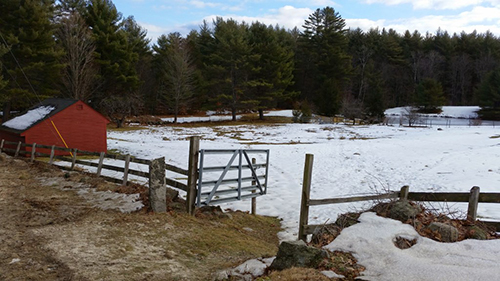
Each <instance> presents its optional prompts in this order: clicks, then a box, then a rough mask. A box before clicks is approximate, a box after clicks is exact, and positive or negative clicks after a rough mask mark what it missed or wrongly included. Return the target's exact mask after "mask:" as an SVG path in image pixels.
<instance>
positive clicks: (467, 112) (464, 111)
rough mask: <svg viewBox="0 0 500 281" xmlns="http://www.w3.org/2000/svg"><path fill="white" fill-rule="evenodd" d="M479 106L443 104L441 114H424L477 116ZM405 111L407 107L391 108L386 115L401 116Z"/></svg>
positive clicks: (459, 116)
mask: <svg viewBox="0 0 500 281" xmlns="http://www.w3.org/2000/svg"><path fill="white" fill-rule="evenodd" d="M479 109H481V108H480V107H479V106H443V107H442V110H443V112H441V113H440V114H422V115H424V116H429V117H446V118H466V119H468V118H476V117H477V111H478V110H479ZM404 112H405V107H395V108H389V109H387V110H386V111H385V115H386V116H401V115H403V114H404Z"/></svg>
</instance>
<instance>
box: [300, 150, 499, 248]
mask: <svg viewBox="0 0 500 281" xmlns="http://www.w3.org/2000/svg"><path fill="white" fill-rule="evenodd" d="M313 161H314V155H312V154H307V155H306V160H305V165H304V178H303V184H302V200H301V206H300V218H299V239H300V240H303V241H306V239H307V235H309V234H312V233H313V232H314V230H315V229H316V228H317V227H321V226H322V225H309V224H308V222H309V207H310V206H319V205H328V204H338V203H348V202H360V201H372V200H384V199H408V200H411V201H420V202H431V201H432V202H468V203H469V205H468V210H467V219H468V220H471V221H473V222H475V221H476V218H477V207H478V203H500V193H480V192H479V187H477V186H474V187H473V188H472V189H471V190H470V192H468V193H457V192H446V193H444V192H443V193H432V192H409V187H408V186H403V187H402V188H401V190H400V191H397V192H389V193H386V194H379V195H369V196H356V197H345V198H328V199H310V192H311V179H312V167H313ZM481 223H483V224H486V225H488V226H491V227H493V228H495V229H496V231H500V222H496V221H481Z"/></svg>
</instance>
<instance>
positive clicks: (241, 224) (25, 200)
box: [0, 155, 280, 280]
mask: <svg viewBox="0 0 500 281" xmlns="http://www.w3.org/2000/svg"><path fill="white" fill-rule="evenodd" d="M106 184H107V183H104V182H102V181H100V180H99V179H95V178H92V177H89V176H85V175H83V176H82V175H81V174H79V173H76V172H72V173H66V172H62V171H60V170H59V169H57V168H55V167H52V166H49V165H46V164H43V163H35V164H29V163H27V162H25V161H24V160H18V159H12V158H10V157H5V155H0V280H207V279H210V278H211V276H212V274H213V273H215V272H216V271H218V270H220V269H224V268H227V267H230V266H234V265H237V264H239V263H241V262H243V261H245V260H247V259H250V258H257V257H261V256H272V255H274V254H275V253H276V250H277V244H278V240H277V237H276V232H278V231H279V229H280V227H279V222H278V221H277V220H276V219H273V218H265V217H259V216H249V215H247V214H244V213H239V212H236V213H232V215H231V216H229V217H230V218H228V217H210V218H207V217H202V218H194V217H190V216H188V215H186V214H184V213H182V212H181V211H176V210H172V209H171V210H170V212H168V213H166V214H151V213H147V212H146V211H144V210H141V211H138V212H133V213H122V212H120V211H117V210H113V206H114V207H116V208H115V209H123V208H124V206H131V202H130V198H129V197H127V195H124V194H121V195H119V196H117V195H116V194H115V193H113V194H115V195H113V196H111V195H109V194H112V193H110V192H109V191H108V192H105V193H106V194H107V195H106V196H104V195H102V194H101V195H99V196H94V197H93V194H94V193H96V190H97V189H102V186H101V185H106ZM93 198H94V199H93ZM96 198H97V199H96ZM103 198H104V199H103ZM96 206H100V207H101V208H102V207H103V206H106V207H105V209H106V208H107V210H103V209H101V208H97V207H96Z"/></svg>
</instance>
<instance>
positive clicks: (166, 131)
mask: <svg viewBox="0 0 500 281" xmlns="http://www.w3.org/2000/svg"><path fill="white" fill-rule="evenodd" d="M446 109H447V108H445V112H444V114H448V113H446ZM450 110H453V114H454V116H451V115H448V116H449V117H448V118H451V117H459V116H471V115H473V113H474V112H473V111H474V108H471V107H464V108H456V107H454V108H450ZM271 114H272V115H286V116H291V111H280V112H273V113H271ZM193 135H198V136H201V137H202V141H201V148H202V149H230V148H248V149H250V148H251V149H270V151H271V152H270V153H271V157H270V159H271V160H270V169H269V184H268V194H267V195H265V196H262V197H258V199H257V212H258V213H259V214H262V215H269V216H278V217H280V218H282V219H283V222H282V225H283V227H284V231H283V232H282V233H281V236H280V238H281V239H296V238H297V236H296V235H297V230H298V218H299V209H300V197H301V188H302V187H301V183H302V174H303V167H304V158H305V155H306V154H307V153H311V154H314V168H313V177H312V180H313V183H312V190H311V198H315V199H316V198H330V197H339V196H351V195H355V194H373V193H377V192H383V191H386V190H399V189H400V188H401V187H402V186H403V185H409V186H410V191H435V192H446V191H449V192H468V191H469V190H470V189H471V188H472V187H473V186H479V187H480V188H481V191H485V192H496V191H499V190H500V161H499V160H500V129H499V128H495V127H493V126H480V127H477V126H451V127H439V126H433V127H431V128H407V127H400V126H380V125H373V126H345V125H333V124H279V125H273V126H258V125H240V126H224V127H222V126H212V127H198V128H183V127H148V128H147V129H145V130H137V131H124V132H116V131H111V132H108V148H109V149H117V150H119V151H121V152H122V153H130V154H132V155H134V156H137V157H141V158H150V159H153V158H158V157H163V156H164V157H165V158H166V160H167V161H168V162H169V163H170V164H173V165H176V166H179V167H187V160H188V158H187V157H188V149H189V142H188V141H187V140H186V138H187V137H189V136H193ZM262 160H263V159H262ZM250 205H251V204H250V201H241V202H233V203H227V204H224V205H222V208H223V209H226V208H231V209H238V210H249V209H250ZM360 207H361V205H353V204H339V205H328V206H321V207H312V208H311V210H310V223H313V224H321V223H325V222H327V221H328V222H333V221H335V219H336V217H337V215H338V214H340V213H342V212H347V211H350V210H352V209H353V208H360ZM432 207H436V208H439V207H443V208H445V209H446V210H448V211H450V210H451V211H453V210H457V211H459V212H466V205H465V204H454V203H448V204H444V203H441V204H439V203H436V204H433V206H432ZM478 216H479V218H481V219H486V220H500V205H498V204H480V205H479V211H478ZM492 245H495V247H497V251H496V255H497V257H498V258H500V256H498V255H499V251H498V243H496V244H492ZM496 271H497V272H496V273H499V272H498V269H496ZM382 279H383V278H382ZM375 280H381V279H376V278H375ZM408 280H410V279H408Z"/></svg>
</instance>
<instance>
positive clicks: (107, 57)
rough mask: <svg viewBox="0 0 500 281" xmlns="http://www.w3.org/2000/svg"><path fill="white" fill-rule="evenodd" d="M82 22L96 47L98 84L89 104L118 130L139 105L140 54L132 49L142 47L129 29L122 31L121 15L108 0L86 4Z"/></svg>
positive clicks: (140, 101) (98, 0)
mask: <svg viewBox="0 0 500 281" xmlns="http://www.w3.org/2000/svg"><path fill="white" fill-rule="evenodd" d="M84 18H85V20H86V22H87V24H88V25H89V26H90V28H91V30H92V34H93V38H94V41H95V44H96V50H95V56H96V63H97V64H98V66H99V70H100V73H99V78H100V80H101V81H100V82H101V87H100V89H99V91H97V93H96V95H95V96H94V98H93V100H92V103H93V104H94V106H95V107H98V108H100V109H101V110H102V111H103V112H106V113H107V114H108V116H109V117H110V118H111V119H113V120H114V121H115V122H116V124H117V126H118V127H120V126H122V125H123V121H124V120H125V117H126V116H128V115H130V114H133V113H136V112H137V111H138V110H139V109H140V107H141V104H142V97H140V96H139V94H138V91H137V89H138V87H139V85H140V79H139V76H138V74H137V70H136V65H137V62H138V60H139V54H138V53H137V49H134V48H140V47H141V46H140V40H135V39H137V37H134V36H132V35H133V34H132V33H131V32H130V25H128V27H127V26H125V27H124V22H123V21H122V15H121V13H119V12H118V11H117V9H116V7H115V5H114V4H113V2H112V1H111V0H91V1H89V3H88V5H87V9H86V12H85V15H84ZM127 28H128V29H127ZM131 34H132V35H131ZM139 37H140V32H139ZM134 44H135V45H134Z"/></svg>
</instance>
